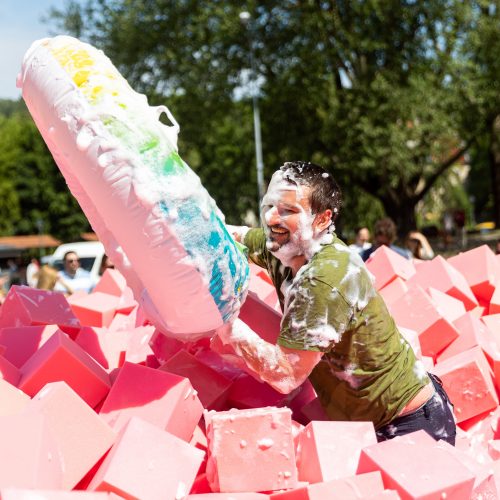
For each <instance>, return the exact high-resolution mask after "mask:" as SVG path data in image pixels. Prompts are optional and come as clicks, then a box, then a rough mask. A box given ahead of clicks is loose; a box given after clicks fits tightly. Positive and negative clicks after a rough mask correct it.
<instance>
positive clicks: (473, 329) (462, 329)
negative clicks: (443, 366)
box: [437, 312, 500, 362]
mask: <svg viewBox="0 0 500 500" xmlns="http://www.w3.org/2000/svg"><path fill="white" fill-rule="evenodd" d="M453 325H454V326H455V328H456V329H457V331H458V334H459V335H458V337H457V338H456V339H455V340H454V341H453V342H452V343H451V344H450V345H449V346H448V347H446V348H445V349H444V351H442V352H441V353H440V354H439V356H438V358H437V361H438V362H440V361H444V360H445V359H448V358H450V357H451V356H454V355H455V354H459V353H461V352H463V351H466V350H467V349H470V348H472V347H475V346H477V345H479V346H481V347H482V348H483V350H485V353H487V352H488V350H490V348H489V347H488V346H489V345H490V344H491V343H495V341H494V338H493V334H492V333H491V332H490V331H489V330H488V328H487V327H486V325H485V324H484V323H483V322H482V321H481V320H479V319H478V318H476V317H475V316H474V314H472V313H471V312H468V313H466V314H464V315H463V316H461V317H460V318H458V319H457V320H455V321H454V322H453ZM498 347H500V345H499V346H498ZM498 353H499V355H500V350H499V351H498Z"/></svg>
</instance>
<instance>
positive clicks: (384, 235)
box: [361, 217, 411, 261]
mask: <svg viewBox="0 0 500 500" xmlns="http://www.w3.org/2000/svg"><path fill="white" fill-rule="evenodd" d="M395 239H396V224H394V221H393V220H392V219H391V218H390V217H386V218H384V219H380V220H378V221H377V222H376V223H375V228H374V242H373V245H372V246H371V248H369V249H368V250H364V251H363V252H362V253H361V258H362V259H363V260H364V261H366V260H368V257H370V255H371V254H372V253H373V252H374V251H375V250H377V248H379V247H381V246H382V245H385V246H387V247H389V248H390V249H391V250H393V251H394V252H396V253H398V254H399V255H401V256H403V257H404V258H406V259H410V258H411V253H410V251H409V250H406V249H404V248H401V247H398V246H397V245H394V240H395Z"/></svg>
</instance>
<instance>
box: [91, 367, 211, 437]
mask: <svg viewBox="0 0 500 500" xmlns="http://www.w3.org/2000/svg"><path fill="white" fill-rule="evenodd" d="M202 413H203V406H202V404H201V402H200V400H199V399H198V396H197V395H196V391H195V390H194V389H193V387H192V385H191V383H190V382H189V380H188V379H186V378H184V377H179V376H178V375H174V374H172V373H167V372H165V371H161V370H155V369H153V368H147V367H146V366H142V365H134V364H132V363H128V362H126V363H125V364H124V365H123V367H122V368H121V369H120V372H119V373H118V376H117V377H116V380H115V382H114V384H113V387H112V388H111V391H110V392H109V394H108V397H107V398H106V400H105V401H104V404H103V405H102V408H101V411H100V414H101V415H102V417H103V418H104V419H105V421H106V422H108V423H109V425H111V426H112V427H113V428H114V429H115V430H116V431H119V430H121V429H122V428H123V426H124V425H125V424H126V423H127V422H128V421H129V420H130V418H131V417H133V416H136V417H140V418H142V419H143V420H146V421H148V422H150V423H152V424H154V425H156V426H157V427H160V428H161V429H164V430H166V431H168V432H170V433H171V434H174V435H175V436H177V437H179V438H181V439H183V440H184V441H189V439H190V438H191V436H192V434H193V431H194V429H195V427H196V425H197V424H198V422H199V420H200V417H201V415H202Z"/></svg>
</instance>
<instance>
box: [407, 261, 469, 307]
mask: <svg viewBox="0 0 500 500" xmlns="http://www.w3.org/2000/svg"><path fill="white" fill-rule="evenodd" d="M408 285H410V286H411V285H420V286H421V287H422V288H424V289H426V288H428V287H430V286H431V287H433V288H436V289H437V290H440V291H441V292H444V293H447V294H448V295H451V296H452V297H455V298H456V299H458V300H460V301H462V302H463V304H464V306H465V309H466V310H467V311H469V310H471V309H474V308H475V307H476V306H478V302H477V299H476V297H475V296H474V294H473V293H472V290H471V289H470V286H469V284H468V283H467V280H466V279H465V278H464V276H463V274H461V273H460V272H459V271H457V270H456V269H455V267H453V266H452V265H451V264H449V263H448V262H447V261H446V260H444V259H443V257H441V256H440V255H438V256H437V257H435V258H434V259H432V260H431V261H427V262H425V264H422V265H421V266H418V268H417V272H416V273H415V274H414V275H413V276H412V277H411V278H410V279H409V280H408Z"/></svg>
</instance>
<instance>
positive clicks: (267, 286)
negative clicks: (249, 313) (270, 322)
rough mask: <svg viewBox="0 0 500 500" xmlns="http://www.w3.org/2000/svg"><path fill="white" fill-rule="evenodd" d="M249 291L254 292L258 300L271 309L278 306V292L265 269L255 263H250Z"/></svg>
mask: <svg viewBox="0 0 500 500" xmlns="http://www.w3.org/2000/svg"><path fill="white" fill-rule="evenodd" d="M248 289H249V291H251V292H252V293H253V294H255V295H256V296H257V297H258V298H259V300H261V301H262V302H264V304H267V305H268V306H269V307H272V308H273V309H276V308H279V300H278V294H277V293H276V288H274V285H273V283H272V281H271V279H270V278H269V276H268V275H267V273H265V271H264V270H263V269H262V268H260V267H259V266H257V265H255V264H250V284H249V288H248Z"/></svg>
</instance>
